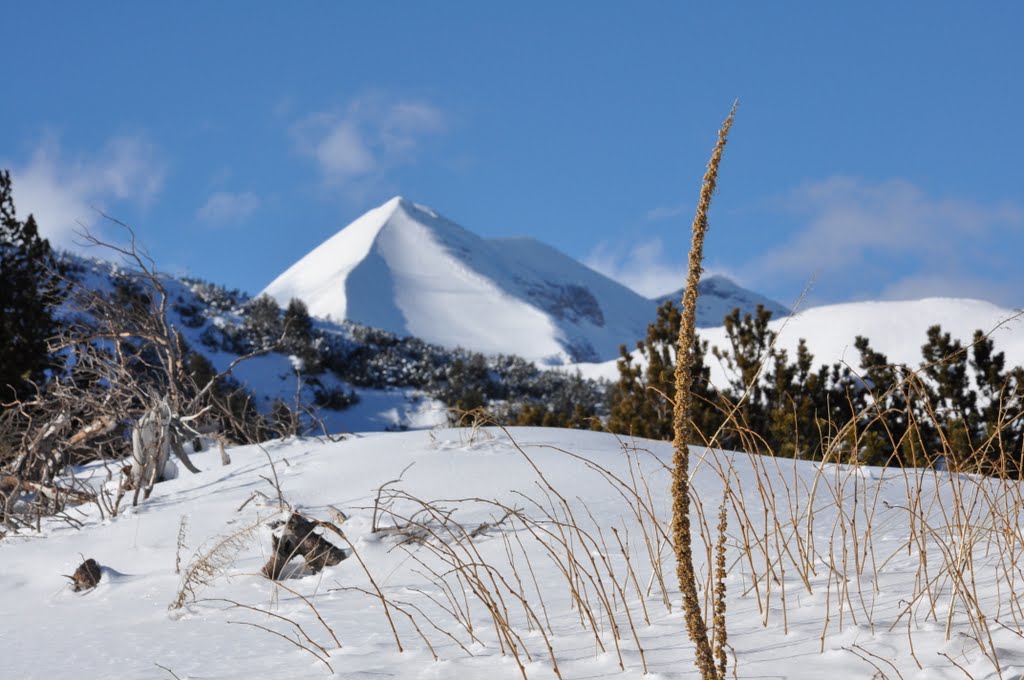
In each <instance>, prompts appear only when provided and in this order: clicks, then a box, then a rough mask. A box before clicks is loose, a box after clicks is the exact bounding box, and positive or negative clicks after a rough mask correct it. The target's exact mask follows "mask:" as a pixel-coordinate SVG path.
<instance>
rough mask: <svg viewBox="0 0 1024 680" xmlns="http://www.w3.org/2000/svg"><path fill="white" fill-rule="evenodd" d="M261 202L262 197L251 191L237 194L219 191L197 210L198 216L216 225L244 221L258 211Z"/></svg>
mask: <svg viewBox="0 0 1024 680" xmlns="http://www.w3.org/2000/svg"><path fill="white" fill-rule="evenodd" d="M261 204H262V201H261V200H260V197H259V196H257V195H256V194H254V193H252V192H250V191H245V192H241V193H235V194H233V193H229V192H226V191H218V192H216V193H214V194H212V195H211V196H210V197H209V198H208V199H206V203H204V204H203V205H202V206H201V207H200V208H199V210H198V211H196V217H198V218H199V219H200V220H202V221H203V222H207V223H209V224H215V225H223V224H228V223H232V222H242V221H244V220H245V219H247V218H248V217H250V216H251V215H252V214H253V213H254V212H256V211H257V210H258V209H259V207H260V205H261Z"/></svg>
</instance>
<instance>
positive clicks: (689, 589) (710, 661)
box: [672, 102, 738, 680]
mask: <svg viewBox="0 0 1024 680" xmlns="http://www.w3.org/2000/svg"><path fill="white" fill-rule="evenodd" d="M737 105H738V102H737V103H734V104H733V106H732V110H731V111H730V112H729V115H728V117H727V118H726V119H725V122H724V123H722V127H721V129H720V130H719V131H718V143H717V144H715V150H714V151H713V152H712V153H711V160H710V161H709V162H708V167H707V172H705V173H704V183H703V185H702V186H701V190H700V201H699V202H698V204H697V214H696V215H695V216H694V218H693V241H692V243H691V245H690V260H689V271H688V274H687V277H686V291H685V293H684V294H683V316H682V322H681V324H680V328H679V345H678V349H677V352H676V356H677V357H678V360H677V361H676V373H675V382H676V399H675V405H674V408H673V431H674V433H675V438H674V439H673V441H672V447H673V456H672V465H673V470H672V516H673V519H672V539H673V545H674V549H675V554H676V575H677V577H678V579H679V590H680V592H681V593H682V596H683V612H684V615H685V617H686V627H687V631H688V632H689V635H690V640H692V641H693V644H694V645H695V650H694V653H695V659H694V662H695V663H696V665H697V668H698V669H699V670H700V673H701V677H703V678H705V680H710V679H714V678H719V677H720V676H719V674H718V670H717V669H716V667H715V656H714V652H713V650H712V648H711V642H710V640H709V639H708V629H707V623H706V622H705V620H704V616H703V614H702V612H701V607H700V601H699V599H698V594H697V574H696V572H695V570H694V566H693V549H692V535H691V531H690V475H689V465H690V453H689V448H688V447H689V444H690V442H691V441H693V440H694V432H693V427H692V425H691V422H690V411H691V407H692V398H691V395H690V385H691V384H692V382H693V376H692V367H691V365H690V356H691V351H692V348H693V346H694V344H695V343H696V341H697V331H696V322H697V294H698V290H697V286H698V284H699V283H700V275H701V271H702V270H703V267H702V265H701V263H702V262H703V260H704V237H705V235H706V234H707V230H708V209H709V208H710V207H711V197H712V195H713V194H714V193H715V185H716V184H717V181H718V166H719V164H720V163H721V161H722V152H723V151H724V150H725V144H726V141H727V140H728V138H729V129H730V128H731V127H732V121H733V118H734V117H735V116H736V107H737ZM723 602H724V601H723ZM722 614H723V615H724V612H722ZM722 633H723V639H721V640H720V641H719V642H720V643H721V644H723V645H724V643H725V640H724V626H723V630H722ZM722 665H723V668H722V671H723V672H722V676H724V674H725V673H724V670H725V669H724V664H722Z"/></svg>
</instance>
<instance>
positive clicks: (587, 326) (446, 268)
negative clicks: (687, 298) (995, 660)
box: [263, 197, 784, 364]
mask: <svg viewBox="0 0 1024 680" xmlns="http://www.w3.org/2000/svg"><path fill="white" fill-rule="evenodd" d="M726 283H728V285H725V284H726ZM263 292H265V293H267V294H268V295H270V296H272V297H274V298H275V299H277V301H278V302H279V303H280V304H282V305H287V304H288V301H289V300H291V299H292V298H293V297H294V298H300V299H302V300H303V301H304V302H305V303H306V305H307V307H308V308H309V311H310V313H311V314H312V315H313V316H319V317H323V318H327V317H330V318H333V319H335V320H337V321H341V320H345V319H347V320H351V321H356V322H359V323H362V324H366V325H368V326H374V327H377V328H383V329H385V330H388V331H391V332H393V333H396V334H398V335H414V336H416V337H419V338H421V339H423V340H426V341H427V342H430V343H434V344H438V345H442V346H446V347H464V348H466V349H471V350H474V351H478V352H482V353H484V354H518V355H519V356H523V357H525V358H528V359H531V360H535V361H541V362H544V363H552V364H558V363H565V362H566V361H571V360H596V359H610V358H611V357H614V356H615V355H616V354H617V353H618V348H619V345H621V344H623V343H625V344H627V345H628V344H630V343H632V342H633V341H635V340H636V339H639V338H641V337H643V335H644V333H645V331H646V328H647V324H648V323H650V322H651V321H652V320H653V319H654V316H655V309H656V307H657V304H658V302H657V301H653V300H649V299H647V298H645V297H643V296H641V295H638V294H637V293H635V292H633V291H632V290H630V289H629V288H626V287H625V286H623V285H621V284H619V283H616V282H615V281H612V280H611V279H609V278H607V277H605V276H603V275H602V274H599V273H597V272H595V271H594V270H592V269H590V268H589V267H586V266H585V265H583V264H581V263H579V262H577V261H576V260H574V259H572V258H571V257H569V256H567V255H565V254H563V253H561V252H559V251H557V250H555V249H554V248H552V247H550V246H547V245H545V244H543V243H541V242H539V241H536V240H534V239H530V238H505V239H483V238H481V237H479V236H477V235H476V234H473V233H472V232H470V231H467V230H466V229H464V228H462V227H461V226H459V225H458V224H456V223H454V222H452V221H451V220H448V219H446V218H444V217H442V216H440V215H438V214H437V213H436V212H435V211H433V210H431V209H430V208H427V207H425V206H421V205H417V204H414V203H411V202H409V201H407V200H406V199H403V198H400V197H396V198H393V199H391V200H390V201H388V202H387V203H385V204H384V205H382V206H380V207H379V208H375V209H373V210H371V211H369V212H368V213H366V214H365V215H363V216H362V217H360V218H358V219H357V220H356V221H355V222H353V223H352V224H350V225H349V226H347V227H345V228H344V229H342V230H341V231H339V232H338V233H336V234H335V235H334V236H332V237H331V238H329V239H328V240H326V241H325V242H324V243H322V244H321V245H319V246H318V247H317V248H315V249H314V250H313V251H311V252H310V253H309V254H308V255H306V256H305V257H303V258H302V259H300V260H299V261H298V262H296V263H295V264H294V265H292V266H291V267H290V268H288V269H287V270H286V271H285V272H284V273H282V274H281V275H280V276H278V277H277V278H276V279H275V280H274V281H273V282H271V283H270V285H269V286H267V288H266V289H265V290H264V291H263ZM706 292H707V294H708V295H707V301H705V303H704V304H703V306H702V307H701V309H700V310H699V314H700V319H699V324H700V325H708V324H717V323H720V322H721V320H722V318H723V317H724V315H725V313H726V312H728V311H730V310H731V309H732V307H733V306H740V307H741V308H743V309H744V310H749V309H753V308H754V307H755V306H756V304H757V302H759V301H761V300H764V299H765V298H761V297H760V296H754V295H753V294H750V295H749V296H748V295H745V294H746V293H747V291H744V290H743V289H742V288H739V287H738V286H736V285H735V284H732V283H731V282H723V285H722V287H721V290H720V291H719V290H712V289H708V290H707V291H706ZM719 298H721V299H719ZM748 298H749V299H748ZM755 298H756V299H755ZM772 304H773V305H774V308H776V309H784V308H781V306H779V305H777V304H775V303H772ZM723 308H724V309H725V311H724V312H723V311H722V309H723Z"/></svg>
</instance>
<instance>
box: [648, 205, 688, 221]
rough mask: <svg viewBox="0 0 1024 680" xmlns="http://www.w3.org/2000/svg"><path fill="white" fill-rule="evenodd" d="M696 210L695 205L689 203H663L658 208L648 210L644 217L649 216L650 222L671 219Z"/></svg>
mask: <svg viewBox="0 0 1024 680" xmlns="http://www.w3.org/2000/svg"><path fill="white" fill-rule="evenodd" d="M693 210H695V207H694V206H692V205H689V204H684V203H679V204H676V205H667V206H665V205H663V206H658V207H657V208H651V209H650V210H648V211H647V214H646V215H644V217H646V218H647V221H648V222H657V221H659V220H670V219H674V218H676V217H680V216H682V215H685V214H686V213H687V212H691V211H693Z"/></svg>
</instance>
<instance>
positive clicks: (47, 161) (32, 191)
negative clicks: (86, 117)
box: [5, 135, 164, 248]
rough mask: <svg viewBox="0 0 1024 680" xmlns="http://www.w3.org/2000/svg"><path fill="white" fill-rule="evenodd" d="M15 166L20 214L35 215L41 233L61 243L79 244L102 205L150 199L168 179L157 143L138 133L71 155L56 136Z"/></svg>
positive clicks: (105, 207) (13, 176) (143, 202)
mask: <svg viewBox="0 0 1024 680" xmlns="http://www.w3.org/2000/svg"><path fill="white" fill-rule="evenodd" d="M5 165H7V163H5ZM10 167H11V179H12V182H13V189H14V201H15V207H16V209H17V211H18V215H19V216H20V217H22V218H24V217H27V216H28V215H29V214H30V213H31V214H33V215H35V218H36V221H37V222H38V223H39V231H40V233H41V234H42V235H43V236H45V237H46V238H48V239H50V242H51V243H52V244H53V245H54V246H57V247H61V248H74V247H75V245H76V240H77V236H76V232H78V231H79V230H81V228H82V226H85V227H88V228H93V227H95V226H96V225H97V223H98V222H99V220H100V216H99V214H98V213H97V210H104V211H109V210H110V207H109V204H112V203H116V202H121V201H124V202H131V203H135V204H139V205H146V204H148V203H150V202H151V201H152V200H153V199H154V198H155V197H156V195H157V194H158V193H159V192H160V189H161V187H162V186H163V179H164V170H163V167H162V165H161V164H160V163H159V161H158V160H157V155H156V152H155V149H154V147H153V146H152V145H151V144H150V143H149V142H147V141H146V140H145V139H144V138H143V137H138V136H134V137H115V138H113V139H111V140H110V141H109V142H107V143H106V144H105V145H104V146H103V148H102V149H100V150H99V151H98V152H95V153H79V154H69V153H67V152H66V151H65V150H63V149H62V148H61V146H60V144H59V142H58V140H57V138H56V137H54V136H52V135H51V136H48V137H46V138H45V139H44V140H43V141H42V142H41V143H40V144H39V145H38V146H37V147H36V148H35V149H34V151H33V152H32V155H31V158H30V159H29V161H28V163H26V164H17V163H11V164H10Z"/></svg>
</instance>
